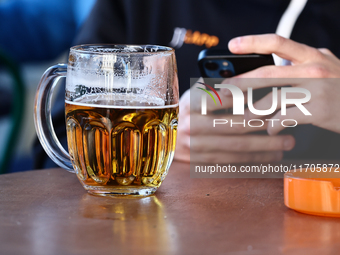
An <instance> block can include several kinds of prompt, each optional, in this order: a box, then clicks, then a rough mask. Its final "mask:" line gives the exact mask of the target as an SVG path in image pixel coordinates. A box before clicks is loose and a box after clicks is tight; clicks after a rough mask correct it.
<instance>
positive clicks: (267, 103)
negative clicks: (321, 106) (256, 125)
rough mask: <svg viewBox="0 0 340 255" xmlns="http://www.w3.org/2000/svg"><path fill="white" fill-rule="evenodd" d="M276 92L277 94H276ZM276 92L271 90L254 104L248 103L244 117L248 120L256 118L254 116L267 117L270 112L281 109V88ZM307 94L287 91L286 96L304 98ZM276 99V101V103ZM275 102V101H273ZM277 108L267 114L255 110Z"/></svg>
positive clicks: (287, 97)
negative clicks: (257, 112)
mask: <svg viewBox="0 0 340 255" xmlns="http://www.w3.org/2000/svg"><path fill="white" fill-rule="evenodd" d="M275 93H276V94H275ZM275 93H273V92H270V93H269V94H267V95H266V96H265V97H263V98H261V99H260V100H258V101H256V102H255V103H253V104H248V108H247V109H245V111H244V118H245V119H246V120H247V121H248V120H250V119H254V118H259V117H267V118H268V115H270V114H273V113H274V112H275V111H277V110H279V109H281V106H282V104H281V98H282V97H281V90H277V91H276V92H275ZM305 97H306V95H305V94H303V93H292V92H288V93H285V98H286V99H302V98H305ZM275 101H276V103H275ZM273 102H274V103H273ZM272 109H275V110H274V111H273V112H271V113H269V114H265V115H263V116H262V115H260V116H259V115H257V114H255V113H256V112H255V113H254V111H255V110H262V111H265V110H272Z"/></svg>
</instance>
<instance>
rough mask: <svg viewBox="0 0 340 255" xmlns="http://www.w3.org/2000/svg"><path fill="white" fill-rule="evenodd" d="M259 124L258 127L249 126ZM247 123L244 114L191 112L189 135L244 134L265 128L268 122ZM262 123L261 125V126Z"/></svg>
mask: <svg viewBox="0 0 340 255" xmlns="http://www.w3.org/2000/svg"><path fill="white" fill-rule="evenodd" d="M251 125H252V126H259V127H251ZM251 125H248V123H247V121H246V120H245V119H244V116H241V115H239V116H237V115H214V114H210V115H201V114H194V113H193V114H191V116H190V134H191V135H230V134H246V133H250V132H256V131H261V130H266V129H267V125H268V123H266V122H265V121H264V122H263V125H262V123H258V122H256V123H251ZM261 125H262V126H261Z"/></svg>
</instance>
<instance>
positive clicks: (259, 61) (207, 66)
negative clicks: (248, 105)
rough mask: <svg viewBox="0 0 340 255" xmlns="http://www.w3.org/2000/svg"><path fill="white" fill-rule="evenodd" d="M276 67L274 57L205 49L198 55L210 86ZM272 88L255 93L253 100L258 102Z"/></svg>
mask: <svg viewBox="0 0 340 255" xmlns="http://www.w3.org/2000/svg"><path fill="white" fill-rule="evenodd" d="M267 65H275V63H274V59H273V56H272V55H271V54H270V55H260V54H249V55H231V54H230V52H229V50H221V49H205V50H202V51H201V52H200V53H199V55H198V67H199V70H200V73H201V76H202V77H203V79H204V78H210V79H208V80H206V79H204V82H205V83H207V84H208V85H210V86H212V87H213V86H214V84H220V83H221V82H222V80H223V79H225V78H229V77H233V76H235V75H239V74H242V73H246V72H249V71H251V70H254V69H256V68H259V67H262V66H267ZM271 91H272V88H262V89H257V90H254V91H253V100H254V102H255V101H258V100H259V99H261V98H262V97H264V96H265V95H267V94H268V93H269V92H271Z"/></svg>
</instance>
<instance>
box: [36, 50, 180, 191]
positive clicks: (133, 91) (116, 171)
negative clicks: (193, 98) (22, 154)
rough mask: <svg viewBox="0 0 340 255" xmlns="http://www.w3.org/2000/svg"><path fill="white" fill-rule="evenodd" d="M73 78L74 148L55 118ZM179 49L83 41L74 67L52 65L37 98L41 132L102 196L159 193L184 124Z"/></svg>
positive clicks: (48, 146) (54, 152)
mask: <svg viewBox="0 0 340 255" xmlns="http://www.w3.org/2000/svg"><path fill="white" fill-rule="evenodd" d="M61 77H66V89H65V118H66V131H67V142H68V152H67V151H66V150H65V149H64V148H63V146H62V145H61V144H60V142H59V141H58V139H57V136H56V134H55V132H54V129H53V125H52V118H51V107H52V103H51V102H52V94H53V90H54V88H55V86H56V83H57V82H58V80H59V79H60V78H61ZM178 102H179V92H178V77H177V67H176V59H175V54H174V50H173V49H172V48H169V47H163V46H156V45H80V46H75V47H72V48H71V49H70V54H69V60H68V65H66V64H58V65H55V66H52V67H50V68H49V69H47V70H46V72H45V73H44V75H43V76H42V78H41V81H40V84H39V86H38V89H37V94H36V99H35V110H34V118H35V127H36V131H37V136H38V138H39V140H40V143H41V144H42V146H43V148H44V149H45V151H46V153H47V154H48V155H49V157H50V158H51V159H52V160H53V161H54V162H55V163H56V164H58V165H59V166H60V167H62V168H65V169H66V170H68V171H70V172H75V173H76V175H77V177H78V179H79V181H80V182H81V184H82V185H83V187H84V188H85V189H86V190H87V191H88V192H89V193H91V194H94V195H101V196H115V195H136V196H147V195H151V194H153V193H154V192H155V191H156V190H157V188H158V187H159V186H160V185H161V183H162V181H163V180H164V178H165V177H166V175H167V173H168V170H169V167H170V165H171V162H172V160H173V156H174V150H175V145H176V133H177V123H178Z"/></svg>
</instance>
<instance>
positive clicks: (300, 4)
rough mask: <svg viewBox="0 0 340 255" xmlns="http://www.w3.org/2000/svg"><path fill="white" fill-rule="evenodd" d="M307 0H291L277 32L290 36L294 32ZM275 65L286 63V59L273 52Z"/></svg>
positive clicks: (283, 35) (286, 36)
mask: <svg viewBox="0 0 340 255" xmlns="http://www.w3.org/2000/svg"><path fill="white" fill-rule="evenodd" d="M306 3H307V0H291V1H290V3H289V5H288V7H287V9H286V11H285V12H284V13H283V15H282V17H281V19H280V21H279V24H278V26H277V28H276V34H278V35H280V36H282V37H285V38H289V37H290V35H291V34H292V31H293V28H294V25H295V23H296V20H297V19H298V17H299V16H300V14H301V12H302V10H303V9H304V8H305V6H306ZM273 57H274V62H275V65H284V62H285V61H284V59H282V58H280V57H279V56H277V55H275V54H273Z"/></svg>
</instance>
